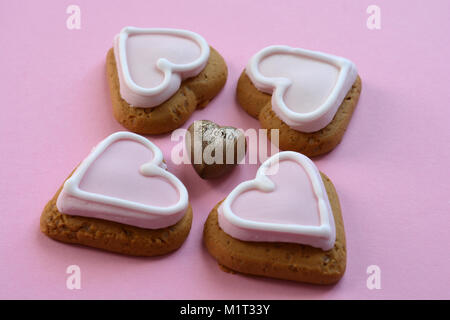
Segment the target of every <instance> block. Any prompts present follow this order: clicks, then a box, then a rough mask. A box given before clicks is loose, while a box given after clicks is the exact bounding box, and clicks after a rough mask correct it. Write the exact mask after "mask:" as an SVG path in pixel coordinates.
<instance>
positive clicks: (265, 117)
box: [236, 70, 362, 157]
mask: <svg viewBox="0 0 450 320" xmlns="http://www.w3.org/2000/svg"><path fill="white" fill-rule="evenodd" d="M361 89H362V83H361V78H360V77H359V76H358V77H357V78H356V81H355V82H354V83H353V86H352V88H351V89H350V90H349V92H348V93H347V95H346V96H345V98H344V100H343V102H342V104H341V105H340V106H339V108H338V110H337V112H336V114H335V116H334V118H333V120H332V121H331V122H330V123H329V124H328V125H327V126H326V127H325V128H323V129H321V130H319V131H315V132H300V131H297V130H294V129H291V128H290V127H289V126H288V125H287V124H286V123H284V122H283V121H282V120H281V119H280V118H279V117H278V116H277V115H276V114H275V112H273V110H272V102H271V99H272V96H271V95H270V94H267V93H264V92H261V91H259V90H258V89H257V88H256V87H255V86H254V85H253V83H252V82H251V80H250V78H249V77H248V76H247V74H246V72H245V70H244V71H243V72H242V74H241V76H240V78H239V81H238V85H237V89H236V95H237V100H238V102H239V104H240V105H241V107H242V108H243V109H244V110H245V111H246V112H247V113H248V114H249V115H251V116H252V117H254V118H257V119H259V121H260V123H261V126H262V128H264V129H268V130H273V129H277V130H279V148H280V149H281V150H290V151H296V152H300V153H302V154H304V155H306V156H308V157H315V156H319V155H322V154H325V153H327V152H330V151H331V150H333V149H334V148H335V147H336V146H337V145H338V144H339V143H340V142H341V140H342V137H343V136H344V133H345V131H346V129H347V127H348V124H349V122H350V120H351V117H352V115H353V112H354V110H355V109H356V105H357V104H358V100H359V96H360V93H361ZM268 136H269V138H270V137H271V136H272V134H269V133H268ZM274 143H276V142H274Z"/></svg>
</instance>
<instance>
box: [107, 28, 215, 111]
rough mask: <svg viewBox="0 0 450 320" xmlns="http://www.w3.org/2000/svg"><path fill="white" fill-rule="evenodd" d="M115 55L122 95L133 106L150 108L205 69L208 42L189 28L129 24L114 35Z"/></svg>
mask: <svg viewBox="0 0 450 320" xmlns="http://www.w3.org/2000/svg"><path fill="white" fill-rule="evenodd" d="M114 56H115V59H116V65H117V70H118V75H119V82H120V94H121V96H122V98H123V99H124V100H125V101H127V102H128V103H129V104H130V105H131V106H136V107H145V108H150V107H155V106H158V105H160V104H161V103H163V102H164V101H166V100H167V99H169V98H170V97H171V96H172V95H173V94H174V93H175V92H176V91H177V90H178V89H179V87H180V84H181V81H182V80H183V79H186V78H189V77H193V76H196V75H197V74H199V73H200V72H201V71H202V70H203V69H204V67H205V66H206V63H207V61H208V57H209V46H208V44H207V43H206V41H205V40H204V39H203V38H202V37H201V36H199V35H198V34H196V33H193V32H190V31H186V30H177V29H140V28H133V27H127V28H124V29H123V30H122V31H121V33H120V34H118V35H117V36H116V37H115V39H114Z"/></svg>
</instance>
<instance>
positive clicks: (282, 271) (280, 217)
mask: <svg viewBox="0 0 450 320" xmlns="http://www.w3.org/2000/svg"><path fill="white" fill-rule="evenodd" d="M203 240H204V243H205V245H206V247H207V249H208V251H209V252H210V253H211V255H212V256H213V257H214V258H215V259H216V260H217V261H218V263H219V264H220V265H221V266H224V267H225V269H226V270H232V271H236V272H239V273H243V274H250V275H257V276H264V277H271V278H278V279H285V280H292V281H299V282H308V283H315V284H332V283H335V282H337V281H339V279H340V278H341V277H342V276H343V274H344V272H345V267H346V245H345V233H344V224H343V220H342V215H341V208H340V205H339V199H338V196H337V193H336V190H335V188H334V186H333V184H332V182H331V181H330V179H329V178H328V177H326V176H325V175H324V174H321V173H320V172H319V171H318V169H317V168H316V166H315V165H314V164H313V162H312V161H311V160H309V159H308V158H307V157H305V156H303V155H302V154H300V153H296V152H292V151H285V152H280V153H279V154H276V155H274V156H272V157H271V158H269V159H268V160H266V161H265V162H264V163H263V164H262V165H261V167H260V168H259V169H258V172H257V175H256V178H255V179H254V180H250V181H245V182H243V183H241V184H239V185H238V186H237V187H236V188H235V189H233V191H231V193H230V194H229V195H228V196H227V198H226V199H225V200H224V201H223V202H221V203H219V204H217V205H216V207H215V208H214V209H213V210H212V211H211V213H210V214H209V217H208V219H207V221H206V223H205V227H204V233H203Z"/></svg>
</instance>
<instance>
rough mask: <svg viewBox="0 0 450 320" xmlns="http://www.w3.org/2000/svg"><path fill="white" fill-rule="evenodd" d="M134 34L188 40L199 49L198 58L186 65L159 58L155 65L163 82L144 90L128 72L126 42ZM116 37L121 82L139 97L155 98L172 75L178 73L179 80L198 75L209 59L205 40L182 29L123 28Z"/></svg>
mask: <svg viewBox="0 0 450 320" xmlns="http://www.w3.org/2000/svg"><path fill="white" fill-rule="evenodd" d="M134 34H163V35H176V36H180V37H183V38H189V39H191V40H192V41H194V42H196V43H197V44H198V46H199V47H200V56H199V57H198V58H197V59H196V60H195V61H193V62H190V63H186V64H175V63H172V62H170V61H169V60H167V59H165V58H160V59H159V60H158V61H157V63H156V65H157V67H158V68H159V69H160V70H161V71H163V72H164V80H163V81H162V82H161V84H159V85H158V86H156V87H153V88H144V87H141V86H139V85H137V84H136V83H135V82H134V81H133V79H132V78H131V75H130V70H129V68H128V59H127V54H126V41H127V39H128V37H129V36H130V35H134ZM116 37H118V41H119V43H118V47H119V55H120V57H119V61H120V68H121V70H122V75H123V80H124V81H125V85H126V86H127V87H128V89H130V90H131V91H132V92H133V93H134V94H137V95H139V96H147V97H148V96H155V95H158V94H160V93H162V92H163V91H164V90H166V89H167V88H168V86H169V84H170V82H171V78H172V74H173V73H179V74H180V75H181V78H188V77H193V76H195V75H197V74H198V73H200V71H201V70H203V68H202V69H200V70H198V69H199V68H201V67H202V66H203V67H204V65H205V64H206V62H207V61H208V59H209V53H210V50H209V45H208V42H206V40H205V39H204V38H203V37H202V36H200V35H199V34H197V33H195V32H192V31H188V30H182V29H169V28H136V27H125V28H123V29H122V30H121V31H120V33H119V34H118V35H117V36H116Z"/></svg>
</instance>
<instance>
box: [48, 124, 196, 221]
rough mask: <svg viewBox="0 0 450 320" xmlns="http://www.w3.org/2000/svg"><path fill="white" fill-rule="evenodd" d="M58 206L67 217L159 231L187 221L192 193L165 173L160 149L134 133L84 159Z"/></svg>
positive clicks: (107, 141) (114, 138) (111, 138)
mask: <svg viewBox="0 0 450 320" xmlns="http://www.w3.org/2000/svg"><path fill="white" fill-rule="evenodd" d="M56 204H57V207H58V210H59V211H60V212H62V213H65V214H70V215H77V216H85V217H92V218H99V219H104V220H110V221H115V222H119V223H123V224H128V225H133V226H137V227H141V228H147V229H159V228H164V227H167V226H171V225H174V224H175V223H176V222H178V221H179V220H180V219H181V218H182V217H183V215H184V214H185V212H186V209H187V207H188V193H187V190H186V188H185V186H184V185H183V183H182V182H181V181H180V180H179V179H178V178H177V177H176V176H174V175H173V174H171V173H170V172H168V171H167V170H166V166H165V164H164V162H163V156H162V153H161V150H160V149H159V148H158V147H156V146H155V145H154V144H153V143H151V142H150V141H149V140H147V139H145V138H144V137H142V136H139V135H136V134H134V133H130V132H116V133H114V134H112V135H110V136H109V137H107V138H106V139H105V140H103V141H102V142H100V143H99V144H98V145H97V146H96V147H95V148H94V149H93V150H92V152H91V153H90V154H89V155H88V157H87V158H86V159H84V160H83V162H82V163H81V164H80V165H79V166H78V168H77V169H76V170H75V171H74V173H73V174H72V176H71V177H70V178H69V179H68V180H67V181H66V182H65V183H64V187H63V189H62V191H61V193H60V195H59V197H58V199H57V203H56Z"/></svg>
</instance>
